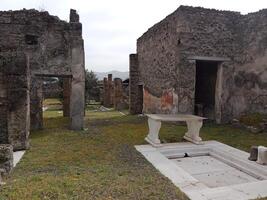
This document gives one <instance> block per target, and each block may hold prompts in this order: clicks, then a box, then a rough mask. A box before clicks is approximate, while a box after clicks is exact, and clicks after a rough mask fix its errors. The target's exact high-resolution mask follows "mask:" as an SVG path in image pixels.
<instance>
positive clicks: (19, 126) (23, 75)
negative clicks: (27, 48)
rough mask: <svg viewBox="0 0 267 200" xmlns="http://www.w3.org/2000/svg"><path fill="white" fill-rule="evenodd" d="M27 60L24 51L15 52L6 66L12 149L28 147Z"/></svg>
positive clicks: (28, 95)
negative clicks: (14, 55)
mask: <svg viewBox="0 0 267 200" xmlns="http://www.w3.org/2000/svg"><path fill="white" fill-rule="evenodd" d="M28 63H29V61H28V58H26V57H25V55H24V53H20V54H19V53H17V55H16V57H13V58H12V60H11V62H10V63H9V64H8V65H7V66H6V69H7V70H8V72H7V74H6V76H7V86H8V87H7V97H8V116H7V119H8V120H7V122H8V143H9V144H11V145H12V146H13V149H14V150H15V151H16V150H24V149H27V148H28V147H29V140H28V136H29V131H30V91H29V88H30V74H29V64H28Z"/></svg>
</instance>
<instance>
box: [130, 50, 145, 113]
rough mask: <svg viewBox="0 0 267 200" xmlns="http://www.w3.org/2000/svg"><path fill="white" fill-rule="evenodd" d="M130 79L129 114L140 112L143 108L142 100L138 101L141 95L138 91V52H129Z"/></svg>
mask: <svg viewBox="0 0 267 200" xmlns="http://www.w3.org/2000/svg"><path fill="white" fill-rule="evenodd" d="M129 71H130V81H129V102H130V105H129V110H130V114H140V113H142V109H143V105H142V104H143V102H141V101H140V99H142V97H141V96H140V95H143V94H141V93H140V92H139V87H140V86H139V85H138V84H139V68H138V54H130V69H129Z"/></svg>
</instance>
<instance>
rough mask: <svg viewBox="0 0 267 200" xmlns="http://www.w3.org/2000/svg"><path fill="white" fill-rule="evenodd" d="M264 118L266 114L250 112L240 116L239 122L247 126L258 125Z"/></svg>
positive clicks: (266, 116) (266, 117) (266, 118)
mask: <svg viewBox="0 0 267 200" xmlns="http://www.w3.org/2000/svg"><path fill="white" fill-rule="evenodd" d="M264 120H267V115H266V114H260V113H251V114H247V115H243V116H241V117H240V122H241V123H242V124H245V125H247V126H255V127H259V126H260V123H263V122H264Z"/></svg>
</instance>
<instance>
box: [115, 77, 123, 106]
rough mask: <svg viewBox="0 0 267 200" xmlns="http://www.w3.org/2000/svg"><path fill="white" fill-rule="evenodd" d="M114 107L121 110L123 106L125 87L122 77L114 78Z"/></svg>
mask: <svg viewBox="0 0 267 200" xmlns="http://www.w3.org/2000/svg"><path fill="white" fill-rule="evenodd" d="M113 102H114V108H115V110H121V109H122V107H123V105H122V104H123V89H122V80H121V79H120V78H115V79H114V101H113Z"/></svg>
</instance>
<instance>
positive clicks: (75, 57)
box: [70, 10, 85, 130]
mask: <svg viewBox="0 0 267 200" xmlns="http://www.w3.org/2000/svg"><path fill="white" fill-rule="evenodd" d="M74 15H75V16H74ZM77 15H78V14H77V13H76V11H73V10H71V13H70V26H71V35H70V40H71V45H70V52H71V63H70V65H71V72H72V81H71V94H70V122H71V126H70V128H71V129H72V130H82V129H83V127H84V121H83V118H84V110H85V109H84V108H85V67H84V45H83V39H82V37H81V35H82V24H81V23H79V21H78V17H77Z"/></svg>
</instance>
